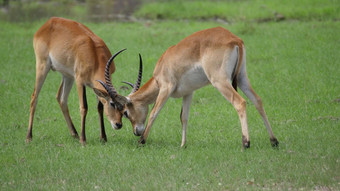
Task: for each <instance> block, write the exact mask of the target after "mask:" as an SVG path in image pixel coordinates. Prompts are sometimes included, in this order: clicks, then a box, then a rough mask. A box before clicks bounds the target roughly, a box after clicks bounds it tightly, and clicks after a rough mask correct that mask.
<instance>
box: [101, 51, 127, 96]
mask: <svg viewBox="0 0 340 191" xmlns="http://www.w3.org/2000/svg"><path fill="white" fill-rule="evenodd" d="M124 50H126V48H125V49H122V50H120V51H118V52H117V53H116V54H114V55H113V56H111V58H110V59H109V60H108V61H107V63H106V67H105V82H106V87H105V86H104V85H103V83H102V82H101V81H99V82H100V83H101V84H102V85H103V86H104V88H105V89H106V91H107V92H108V93H109V94H110V96H111V97H115V95H117V91H116V89H115V88H114V87H113V85H112V82H111V79H110V66H111V63H112V61H113V60H114V59H115V57H116V56H117V55H118V54H119V53H121V52H123V51H124ZM107 88H108V89H109V90H108V89H107Z"/></svg>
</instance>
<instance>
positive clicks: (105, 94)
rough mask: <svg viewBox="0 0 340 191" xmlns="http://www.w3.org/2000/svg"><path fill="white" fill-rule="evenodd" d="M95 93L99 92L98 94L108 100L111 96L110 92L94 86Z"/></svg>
mask: <svg viewBox="0 0 340 191" xmlns="http://www.w3.org/2000/svg"><path fill="white" fill-rule="evenodd" d="M93 91H94V93H96V94H97V96H99V97H102V98H104V99H106V100H108V99H109V98H110V96H109V94H108V93H107V92H106V91H103V90H100V89H97V88H93Z"/></svg>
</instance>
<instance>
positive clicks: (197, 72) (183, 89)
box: [171, 67, 209, 98]
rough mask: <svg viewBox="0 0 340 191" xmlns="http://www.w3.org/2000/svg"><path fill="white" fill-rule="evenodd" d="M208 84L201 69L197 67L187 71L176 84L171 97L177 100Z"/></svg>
mask: <svg viewBox="0 0 340 191" xmlns="http://www.w3.org/2000/svg"><path fill="white" fill-rule="evenodd" d="M207 84H209V80H208V78H207V76H206V74H205V73H204V71H203V68H201V67H197V68H192V69H190V70H189V71H187V72H186V73H185V74H184V75H183V76H182V78H181V79H180V80H179V82H178V83H177V86H176V88H175V90H174V91H173V93H172V94H171V97H174V98H179V97H183V96H185V95H188V94H190V93H192V92H193V91H195V90H197V89H199V88H201V87H203V86H206V85H207Z"/></svg>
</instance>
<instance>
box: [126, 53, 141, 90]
mask: <svg viewBox="0 0 340 191" xmlns="http://www.w3.org/2000/svg"><path fill="white" fill-rule="evenodd" d="M142 74H143V61H142V56H141V55H140V54H139V73H138V78H137V81H136V83H135V84H132V83H131V82H125V81H123V83H125V84H127V85H129V86H131V87H132V90H131V93H130V94H133V93H135V92H136V91H137V90H138V89H139V87H140V85H141V82H142Z"/></svg>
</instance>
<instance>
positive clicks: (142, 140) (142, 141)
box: [138, 137, 146, 145]
mask: <svg viewBox="0 0 340 191" xmlns="http://www.w3.org/2000/svg"><path fill="white" fill-rule="evenodd" d="M145 142H146V141H145V140H144V138H143V137H141V138H140V139H139V141H138V143H139V144H143V145H144V144H145Z"/></svg>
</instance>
